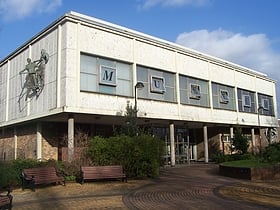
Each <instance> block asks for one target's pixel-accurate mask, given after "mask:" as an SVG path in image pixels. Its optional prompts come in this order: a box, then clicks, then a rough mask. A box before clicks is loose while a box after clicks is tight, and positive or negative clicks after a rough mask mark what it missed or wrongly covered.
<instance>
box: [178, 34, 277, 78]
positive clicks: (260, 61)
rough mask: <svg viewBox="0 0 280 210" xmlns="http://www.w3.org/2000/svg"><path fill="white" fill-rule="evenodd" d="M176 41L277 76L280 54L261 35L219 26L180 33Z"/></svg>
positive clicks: (264, 36) (263, 35)
mask: <svg viewBox="0 0 280 210" xmlns="http://www.w3.org/2000/svg"><path fill="white" fill-rule="evenodd" d="M176 42H177V43H178V44H180V45H184V46H186V47H188V48H191V49H194V50H197V51H201V52H204V53H207V54H209V55H213V56H216V57H219V58H222V59H225V60H228V61H231V62H234V63H237V64H240V65H242V66H245V67H248V68H251V69H254V70H257V71H261V72H264V73H267V74H268V75H274V76H275V75H277V74H276V73H277V72H278V71H279V68H280V54H277V53H276V52H274V51H273V50H272V47H271V41H270V40H269V39H268V38H267V37H266V35H265V34H253V35H249V36H245V35H242V34H239V33H233V32H230V31H225V30H222V29H218V30H215V31H207V30H197V31H192V32H185V33H182V34H180V35H179V36H178V37H177V40H176Z"/></svg>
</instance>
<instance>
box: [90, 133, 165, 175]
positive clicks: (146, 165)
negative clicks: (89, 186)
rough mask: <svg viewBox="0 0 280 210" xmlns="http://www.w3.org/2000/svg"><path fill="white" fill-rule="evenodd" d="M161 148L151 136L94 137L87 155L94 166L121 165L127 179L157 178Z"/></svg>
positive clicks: (158, 141) (160, 143)
mask: <svg viewBox="0 0 280 210" xmlns="http://www.w3.org/2000/svg"><path fill="white" fill-rule="evenodd" d="M162 148H163V146H162V142H161V141H160V140H159V139H158V138H156V137H152V136H151V135H147V134H141V135H139V136H126V135H119V136H114V137H109V138H102V137H94V138H93V139H92V140H90V142H89V147H88V153H87V154H88V156H89V158H90V159H91V160H92V162H93V164H94V165H114V164H117V165H123V166H124V169H125V171H126V174H127V175H128V176H129V177H141V178H143V177H157V176H158V175H159V167H160V163H161V156H162V151H163V149H162Z"/></svg>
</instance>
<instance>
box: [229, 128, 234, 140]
mask: <svg viewBox="0 0 280 210" xmlns="http://www.w3.org/2000/svg"><path fill="white" fill-rule="evenodd" d="M229 133H230V140H232V139H233V135H234V133H233V127H230V129H229Z"/></svg>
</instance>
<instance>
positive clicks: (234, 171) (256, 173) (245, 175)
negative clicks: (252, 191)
mask: <svg viewBox="0 0 280 210" xmlns="http://www.w3.org/2000/svg"><path fill="white" fill-rule="evenodd" d="M219 173H220V174H221V175H223V176H228V177H232V178H237V179H247V180H273V179H280V164H277V165H274V166H269V167H258V168H249V167H233V166H225V165H223V164H220V165H219Z"/></svg>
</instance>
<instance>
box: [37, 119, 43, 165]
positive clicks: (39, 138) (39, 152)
mask: <svg viewBox="0 0 280 210" xmlns="http://www.w3.org/2000/svg"><path fill="white" fill-rule="evenodd" d="M36 158H37V160H41V159H42V124H41V123H40V122H38V123H37V145H36Z"/></svg>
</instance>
